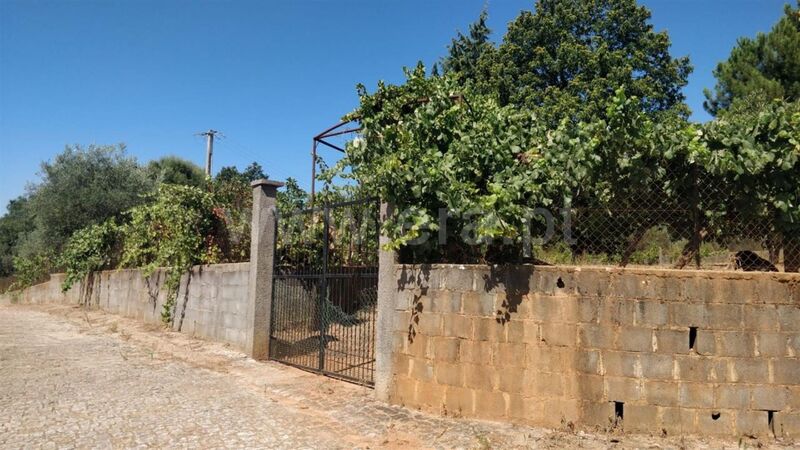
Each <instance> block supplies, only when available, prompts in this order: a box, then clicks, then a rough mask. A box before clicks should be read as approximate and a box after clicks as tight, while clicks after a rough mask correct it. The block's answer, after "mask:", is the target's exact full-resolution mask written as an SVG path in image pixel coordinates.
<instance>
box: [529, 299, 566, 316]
mask: <svg viewBox="0 0 800 450" xmlns="http://www.w3.org/2000/svg"><path fill="white" fill-rule="evenodd" d="M530 298H531V310H532V314H531V318H533V320H535V321H537V322H560V321H561V320H562V315H561V312H562V307H561V299H559V298H557V297H553V296H552V295H544V294H538V293H537V294H534V295H531V296H530Z"/></svg>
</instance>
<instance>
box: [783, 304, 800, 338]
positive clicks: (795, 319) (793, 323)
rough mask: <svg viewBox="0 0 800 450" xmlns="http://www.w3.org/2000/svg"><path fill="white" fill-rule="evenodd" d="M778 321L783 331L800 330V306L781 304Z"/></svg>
mask: <svg viewBox="0 0 800 450" xmlns="http://www.w3.org/2000/svg"><path fill="white" fill-rule="evenodd" d="M778 321H779V322H780V324H781V331H787V332H798V331H800V306H797V305H779V306H778Z"/></svg>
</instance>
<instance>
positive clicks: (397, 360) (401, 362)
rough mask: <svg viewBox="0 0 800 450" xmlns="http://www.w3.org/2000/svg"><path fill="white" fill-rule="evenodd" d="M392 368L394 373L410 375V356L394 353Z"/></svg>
mask: <svg viewBox="0 0 800 450" xmlns="http://www.w3.org/2000/svg"><path fill="white" fill-rule="evenodd" d="M393 370H394V374H395V375H401V376H409V375H411V358H410V357H409V356H408V355H401V354H398V353H395V354H394V367H393Z"/></svg>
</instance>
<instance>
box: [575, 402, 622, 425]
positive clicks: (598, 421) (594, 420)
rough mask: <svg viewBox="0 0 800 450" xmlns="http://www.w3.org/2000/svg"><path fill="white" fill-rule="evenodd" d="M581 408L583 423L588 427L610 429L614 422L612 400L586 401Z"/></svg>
mask: <svg viewBox="0 0 800 450" xmlns="http://www.w3.org/2000/svg"><path fill="white" fill-rule="evenodd" d="M581 409H582V414H581V423H582V424H584V425H586V426H588V427H597V428H600V429H608V428H610V427H611V426H612V425H613V423H614V403H612V402H602V401H599V402H584V403H583V405H582V408H581Z"/></svg>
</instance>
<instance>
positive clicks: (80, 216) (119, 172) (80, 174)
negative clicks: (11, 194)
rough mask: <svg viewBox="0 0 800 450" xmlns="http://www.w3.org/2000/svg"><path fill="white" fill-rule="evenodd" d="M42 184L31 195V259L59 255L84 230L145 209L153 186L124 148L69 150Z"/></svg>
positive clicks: (45, 168)
mask: <svg viewBox="0 0 800 450" xmlns="http://www.w3.org/2000/svg"><path fill="white" fill-rule="evenodd" d="M41 177H42V180H41V182H40V183H39V184H37V185H34V186H33V187H32V188H31V192H30V208H31V211H34V212H35V216H34V228H35V229H34V231H33V233H32V236H33V237H34V239H32V240H29V243H27V244H26V245H27V246H28V250H27V251H28V253H31V254H35V253H38V252H45V251H46V250H53V251H56V252H58V251H60V249H61V248H62V247H63V245H64V244H65V243H66V241H67V239H69V237H70V236H72V234H73V233H74V232H76V231H78V230H80V229H81V228H84V227H87V226H89V225H92V224H98V223H102V222H104V221H106V220H108V219H110V218H113V217H119V216H120V215H121V213H122V212H124V211H126V210H128V209H130V208H131V207H133V206H135V205H138V204H140V203H141V202H142V201H143V198H142V196H143V194H146V193H147V192H149V191H150V189H151V186H152V183H151V182H150V181H149V180H148V179H147V177H146V176H145V173H144V171H143V170H142V169H141V168H140V167H139V165H138V164H137V162H136V159H134V158H132V157H129V156H128V155H127V154H126V152H125V146H124V145H122V144H120V145H113V146H94V145H90V146H88V147H81V146H77V145H76V146H68V147H67V148H66V150H64V152H63V153H61V154H59V155H58V156H56V157H55V159H54V160H53V161H48V162H44V163H42V167H41Z"/></svg>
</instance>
